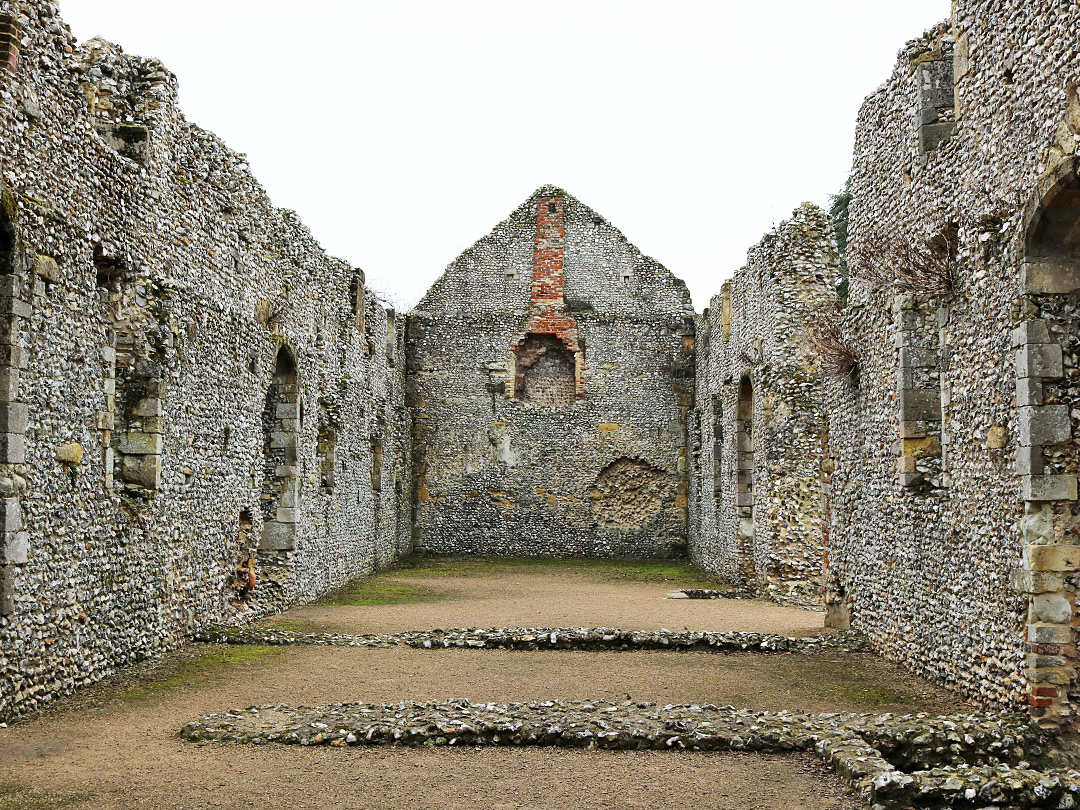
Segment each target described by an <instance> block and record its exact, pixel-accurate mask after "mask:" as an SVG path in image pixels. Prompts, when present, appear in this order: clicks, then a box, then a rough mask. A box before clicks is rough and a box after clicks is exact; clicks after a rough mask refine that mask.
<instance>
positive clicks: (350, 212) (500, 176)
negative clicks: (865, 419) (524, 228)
mask: <svg viewBox="0 0 1080 810" xmlns="http://www.w3.org/2000/svg"><path fill="white" fill-rule="evenodd" d="M59 3H60V10H61V14H62V15H63V17H64V18H65V19H66V20H67V22H68V23H69V24H70V25H71V27H72V29H73V30H74V32H75V35H76V36H77V37H79V39H80V40H85V39H89V38H90V37H93V36H97V35H100V36H103V37H105V38H107V39H110V40H112V41H114V42H118V43H119V44H121V45H122V46H123V47H124V50H125V51H127V52H128V53H138V54H144V55H150V56H156V57H158V58H160V59H161V60H162V61H163V62H164V63H165V65H166V66H167V67H169V68H170V69H171V70H172V71H174V72H175V73H177V74H178V75H179V78H180V93H181V97H180V100H181V104H182V106H183V109H184V110H185V112H186V114H187V115H188V117H189V118H190V119H191V120H193V121H195V122H196V123H198V124H200V125H201V126H203V127H206V128H207V129H210V130H213V131H214V132H216V133H217V134H218V135H220V136H221V137H222V138H224V139H225V141H226V142H227V143H228V144H229V145H230V146H231V147H232V148H234V149H236V150H239V151H241V152H246V153H247V154H248V155H249V156H250V159H251V165H252V168H253V170H254V172H255V174H256V176H257V177H258V178H259V180H261V181H262V183H263V184H264V185H265V186H266V188H267V189H268V191H269V193H270V195H271V197H272V199H273V201H274V203H275V204H276V205H279V206H282V207H285V208H292V209H294V210H296V211H298V212H299V214H300V216H301V218H302V219H303V220H304V222H305V223H306V224H307V225H308V226H309V227H310V228H311V230H312V231H313V233H314V234H315V236H316V238H317V239H319V240H320V242H321V243H322V244H323V246H324V247H326V249H327V250H329V251H330V252H331V253H333V254H336V255H338V256H341V257H343V258H345V259H346V260H348V261H349V262H351V263H352V264H354V265H356V266H358V267H362V268H363V269H364V270H365V272H366V273H367V276H368V281H369V284H370V286H372V287H373V288H374V289H377V290H380V291H382V292H384V293H385V294H387V295H388V296H389V297H390V298H391V300H394V301H395V302H396V303H397V304H399V305H405V306H411V305H412V304H413V303H415V302H416V301H417V300H419V298H420V296H421V295H422V294H423V292H424V291H425V290H426V289H427V287H428V286H429V285H430V284H431V282H433V281H434V280H435V279H436V278H437V277H438V275H439V274H440V273H441V272H442V270H443V269H444V268H445V267H446V265H447V264H448V263H449V262H450V261H452V260H453V259H454V258H455V257H456V256H457V255H458V254H459V253H460V252H461V251H462V250H464V249H465V248H467V247H468V246H469V245H471V244H472V243H473V242H475V241H476V240H477V239H479V238H480V237H482V236H484V235H485V234H486V233H488V231H490V230H491V228H492V227H493V226H494V225H495V224H496V223H497V222H499V221H500V220H502V219H504V218H505V217H506V216H507V214H509V213H510V212H511V211H512V210H513V209H514V208H516V207H517V206H518V205H519V204H520V203H521V202H522V201H523V200H524V199H525V198H526V197H528V196H529V194H531V193H532V191H533V190H534V189H536V188H537V187H539V186H541V185H543V184H545V183H554V184H556V185H559V186H562V187H563V188H565V189H567V190H568V191H569V192H570V193H571V194H573V195H575V196H576V197H578V198H579V199H580V200H582V201H583V202H584V203H585V204H586V205H589V206H590V207H592V208H594V209H595V210H596V211H597V212H599V213H600V214H602V215H603V216H605V217H607V218H608V219H609V220H610V221H611V222H613V223H614V224H615V225H616V226H617V227H619V228H621V229H622V231H623V232H624V233H625V234H626V235H627V237H628V238H629V239H630V241H631V242H633V243H634V244H636V245H637V246H638V247H640V248H641V249H642V250H643V251H645V252H646V253H648V254H649V255H651V256H653V257H655V258H656V259H658V260H659V261H660V262H662V263H663V264H665V265H667V267H668V268H670V269H671V270H672V271H673V272H674V273H675V274H676V275H678V276H680V277H682V278H683V279H685V280H686V282H687V283H688V284H689V286H690V290H691V292H692V293H693V296H694V303H695V304H696V306H697V308H698V309H699V310H700V309H702V308H703V307H705V306H708V301H709V297H710V296H712V295H714V294H716V293H717V292H719V288H720V283H721V282H722V281H723V280H724V279H725V278H727V277H729V276H730V275H731V274H732V273H733V272H734V271H735V270H737V269H738V268H739V267H740V266H741V264H742V263H743V260H744V258H745V255H746V250H747V248H749V247H750V246H751V245H752V244H754V243H755V242H757V241H758V240H759V239H760V238H761V236H762V235H763V234H764V233H765V232H766V231H767V230H769V229H770V228H771V227H772V226H773V225H774V224H775V223H777V222H779V221H780V220H782V219H784V218H785V217H786V216H787V215H788V214H789V213H790V212H791V211H792V209H794V208H795V207H796V206H797V205H798V204H799V203H800V202H802V201H804V200H810V201H813V202H817V203H819V204H822V205H824V204H826V203H827V200H828V195H829V194H830V193H832V192H834V191H836V190H838V189H839V188H840V187H841V186H842V185H843V182H844V178H845V177H846V176H847V174H848V170H849V167H850V164H851V147H852V140H853V134H854V123H855V116H856V113H857V112H858V108H859V105H860V103H861V101H862V99H863V98H864V97H865V96H866V95H868V94H869V93H871V92H873V91H874V89H875V88H876V87H877V86H878V85H879V84H881V83H882V82H883V81H885V79H886V78H887V77H888V75H889V73H890V71H891V69H892V66H893V63H894V61H895V58H896V52H897V50H898V49H899V48H900V47H901V46H902V45H903V44H904V42H905V41H906V40H908V39H911V38H913V37H916V36H918V35H920V34H921V33H922V32H923V31H924V30H925V29H927V28H929V27H931V26H933V25H934V24H936V23H937V22H939V21H941V20H943V19H945V18H947V17H948V15H949V10H950V0H891V1H890V2H874V1H873V0H817V1H816V2H808V1H807V0H769V2H727V0H666V1H665V2H656V1H655V0H653V1H652V2H644V1H643V0H546V2H525V1H524V0H308V2H306V3H297V2H289V3H285V2H277V0H184V2H179V1H178V0H157V1H156V2H148V0H59Z"/></svg>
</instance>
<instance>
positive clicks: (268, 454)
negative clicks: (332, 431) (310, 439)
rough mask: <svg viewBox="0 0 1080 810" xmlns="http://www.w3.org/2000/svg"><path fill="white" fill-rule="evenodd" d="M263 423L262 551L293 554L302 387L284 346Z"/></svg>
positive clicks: (267, 398)
mask: <svg viewBox="0 0 1080 810" xmlns="http://www.w3.org/2000/svg"><path fill="white" fill-rule="evenodd" d="M262 424H263V489H262V509H263V537H262V548H263V550H266V551H292V550H293V549H294V548H295V547H296V523H297V521H298V520H299V512H300V461H299V452H298V445H299V439H300V384H299V378H298V374H297V368H296V360H295V359H294V358H293V355H292V352H291V351H290V350H289V349H288V348H285V347H282V348H281V349H280V350H279V351H278V355H277V358H276V359H275V361H274V377H273V379H272V381H271V382H270V385H269V387H268V388H267V389H266V404H265V406H264V408H263V419H262Z"/></svg>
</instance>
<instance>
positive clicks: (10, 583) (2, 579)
mask: <svg viewBox="0 0 1080 810" xmlns="http://www.w3.org/2000/svg"><path fill="white" fill-rule="evenodd" d="M16 570H17V569H16V568H15V567H14V566H10V565H0V616H10V615H11V614H13V613H14V612H15V571H16Z"/></svg>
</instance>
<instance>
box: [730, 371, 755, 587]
mask: <svg viewBox="0 0 1080 810" xmlns="http://www.w3.org/2000/svg"><path fill="white" fill-rule="evenodd" d="M735 418H736V431H737V433H736V443H737V451H738V471H737V473H736V492H735V514H736V519H737V521H738V526H737V528H736V537H737V540H738V548H739V569H740V574H741V575H742V576H743V577H744V578H745V579H749V577H750V576H751V574H752V571H753V554H754V533H755V531H756V528H755V524H754V384H753V383H752V382H751V380H750V377H749V376H746V377H743V378H742V379H741V380H740V381H739V402H738V406H737V408H736V412H735Z"/></svg>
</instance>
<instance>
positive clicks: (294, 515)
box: [275, 506, 300, 523]
mask: <svg viewBox="0 0 1080 810" xmlns="http://www.w3.org/2000/svg"><path fill="white" fill-rule="evenodd" d="M275 517H276V519H277V522H278V523H299V522H300V510H299V509H297V508H293V507H284V506H279V507H278V508H277V514H276V516H275Z"/></svg>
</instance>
